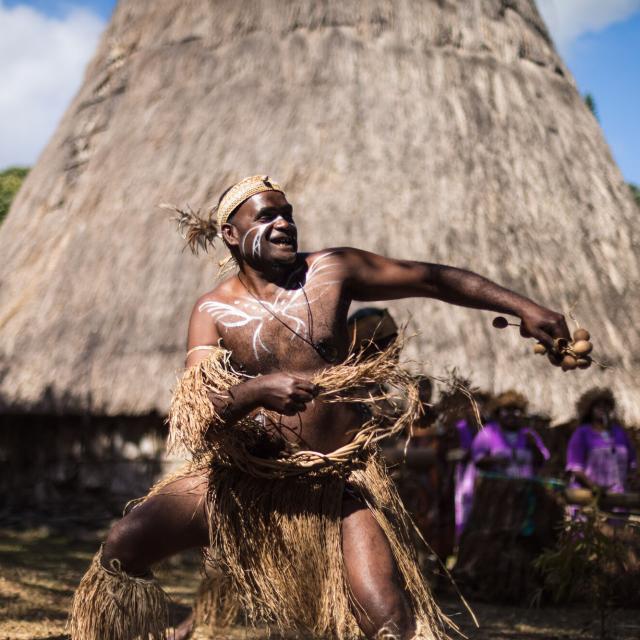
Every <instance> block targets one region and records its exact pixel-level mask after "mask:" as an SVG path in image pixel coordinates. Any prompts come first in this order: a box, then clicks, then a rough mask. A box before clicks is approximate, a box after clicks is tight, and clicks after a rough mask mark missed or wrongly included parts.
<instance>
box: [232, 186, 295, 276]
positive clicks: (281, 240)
mask: <svg viewBox="0 0 640 640" xmlns="http://www.w3.org/2000/svg"><path fill="white" fill-rule="evenodd" d="M222 234H223V236H224V239H225V240H226V242H227V244H229V246H231V247H236V248H237V251H238V253H239V254H240V257H241V258H242V260H244V261H245V262H247V263H249V264H250V265H252V266H254V267H258V268H259V267H260V266H265V265H269V266H278V265H288V264H291V263H293V262H295V259H296V255H297V252H298V231H297V229H296V225H295V223H294V221H293V207H292V206H291V205H290V204H289V202H287V199H286V197H285V196H284V194H283V193H280V192H279V191H264V192H263V193H257V194H256V195H255V196H251V198H249V199H248V200H246V201H245V202H243V203H242V205H241V206H240V208H239V209H238V210H237V211H236V212H235V213H234V214H233V216H232V217H231V218H230V219H229V222H227V223H226V224H223V225H222Z"/></svg>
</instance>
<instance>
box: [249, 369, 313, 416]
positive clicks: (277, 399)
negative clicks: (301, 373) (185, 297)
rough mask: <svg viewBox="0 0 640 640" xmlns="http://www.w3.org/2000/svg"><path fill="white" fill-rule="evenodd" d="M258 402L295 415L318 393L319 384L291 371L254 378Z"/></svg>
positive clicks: (268, 407) (269, 407) (274, 409)
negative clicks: (294, 374)
mask: <svg viewBox="0 0 640 640" xmlns="http://www.w3.org/2000/svg"><path fill="white" fill-rule="evenodd" d="M254 384H255V385H256V394H257V402H258V404H259V405H260V406H262V407H264V408H265V409H269V410H270V411H276V412H277V413H282V414H284V415H286V416H293V415H295V414H296V413H300V412H301V411H304V410H305V409H306V408H307V404H308V403H309V402H311V401H312V400H313V399H314V398H315V397H316V396H317V395H318V391H319V389H318V386H317V385H315V384H313V383H311V382H310V381H309V380H305V379H304V378H300V377H298V376H293V375H291V374H289V373H269V374H267V375H264V376H259V377H258V378H254Z"/></svg>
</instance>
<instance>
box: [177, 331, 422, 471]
mask: <svg viewBox="0 0 640 640" xmlns="http://www.w3.org/2000/svg"><path fill="white" fill-rule="evenodd" d="M402 347H403V340H402V338H400V339H398V340H397V341H396V342H395V343H394V344H392V345H391V346H390V347H389V348H388V349H386V350H385V351H382V352H381V353H379V354H377V355H376V356H375V357H369V358H365V357H364V356H363V355H362V353H358V354H352V355H350V356H349V357H348V358H347V360H346V361H345V362H344V363H342V364H340V365H337V366H335V367H330V368H327V369H325V370H323V371H321V372H319V373H318V375H316V376H315V377H314V378H313V379H312V382H313V383H314V384H317V385H318V386H319V387H320V388H321V392H320V394H319V398H321V399H322V400H323V401H325V402H357V403H365V404H371V405H374V404H377V403H380V402H381V401H385V402H387V403H388V404H390V405H391V406H393V407H397V408H398V412H397V418H396V421H395V422H394V424H393V425H392V427H389V426H388V425H386V424H385V426H384V427H383V426H382V425H381V423H380V421H379V418H378V417H376V416H374V417H372V418H371V419H370V420H368V421H367V422H366V423H365V424H364V425H362V427H361V428H360V429H358V431H357V432H356V433H355V435H354V437H353V439H352V441H351V442H349V443H348V444H346V445H345V446H343V447H340V448H339V449H336V450H335V451H333V452H331V453H330V454H323V453H319V452H316V451H288V452H286V453H285V454H284V455H281V456H279V457H275V458H264V457H259V456H255V455H253V454H251V453H250V449H251V445H252V444H254V443H255V442H256V440H257V439H258V438H259V437H260V434H264V433H265V428H264V425H263V423H262V421H259V420H257V419H256V418H255V417H246V418H244V419H242V420H240V421H238V423H236V424H235V425H234V426H233V428H228V427H226V426H225V424H224V420H223V418H222V417H221V416H220V415H219V412H218V411H217V409H216V407H215V406H214V403H213V402H212V400H211V395H212V394H213V395H215V396H218V397H222V398H224V397H225V396H227V395H228V391H229V389H230V388H231V387H233V386H234V385H236V384H240V383H241V382H243V381H244V380H247V376H245V375H243V374H241V373H239V372H238V371H236V370H235V369H234V368H233V366H232V364H231V360H230V356H231V354H230V352H228V351H226V350H225V349H222V348H219V349H216V350H214V351H213V352H212V353H211V355H210V356H209V357H208V358H206V359H204V360H202V361H200V362H199V363H198V364H197V365H195V366H193V367H191V368H189V369H187V370H186V371H185V373H184V375H183V377H182V378H181V379H180V380H179V382H178V385H177V387H176V389H175V391H174V394H173V400H172V403H171V407H170V410H169V416H168V422H169V449H170V450H171V451H176V450H178V449H180V448H184V449H186V450H187V451H189V452H190V453H191V454H192V455H193V456H194V457H196V458H197V457H201V456H203V455H213V456H215V457H217V458H218V459H219V460H220V461H225V460H227V461H229V462H230V463H231V462H232V463H233V465H234V466H236V467H237V468H239V469H241V470H243V471H245V472H247V473H251V474H253V475H260V476H263V477H272V476H280V477H282V476H285V475H296V474H300V473H308V472H310V471H314V472H321V471H323V470H327V471H329V472H331V470H332V468H333V467H336V466H341V465H342V466H344V465H347V466H348V465H349V464H351V463H352V461H353V460H354V459H355V458H357V456H358V454H359V453H360V452H362V451H364V450H365V449H367V448H369V447H371V446H373V445H374V444H375V443H377V442H379V441H380V440H382V439H384V438H387V437H390V436H392V435H395V434H399V433H402V432H405V433H407V434H408V435H410V433H411V428H412V425H413V424H414V423H415V422H416V420H417V419H418V418H419V417H421V416H422V413H423V408H422V403H421V401H420V397H419V392H418V385H417V382H416V379H415V377H414V376H412V375H411V373H409V372H408V371H407V370H406V369H404V368H403V367H402V366H401V365H400V363H399V361H398V358H399V353H400V351H401V349H402ZM383 384H384V388H383V387H382V385H383ZM262 415H263V416H265V417H266V418H267V419H273V420H274V421H275V420H276V416H275V415H272V414H270V413H269V412H265V411H262Z"/></svg>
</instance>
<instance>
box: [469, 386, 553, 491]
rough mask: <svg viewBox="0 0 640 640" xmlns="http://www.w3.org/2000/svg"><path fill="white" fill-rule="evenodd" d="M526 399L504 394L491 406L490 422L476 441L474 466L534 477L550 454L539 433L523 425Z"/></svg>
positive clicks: (513, 476)
mask: <svg viewBox="0 0 640 640" xmlns="http://www.w3.org/2000/svg"><path fill="white" fill-rule="evenodd" d="M526 409H527V399H526V398H525V397H524V396H523V395H522V394H520V393H518V392H516V391H505V392H504V393H501V394H500V395H498V396H497V397H496V398H495V399H494V400H493V402H491V403H490V405H489V413H490V415H491V418H492V419H491V422H489V423H488V424H487V425H486V426H485V428H484V429H481V430H480V431H479V432H478V434H477V435H476V436H475V438H474V439H473V443H472V445H471V457H472V460H473V466H474V467H476V468H477V469H480V470H481V471H492V472H497V473H501V474H504V475H505V476H507V477H509V478H525V479H526V478H533V477H534V476H535V475H536V474H537V472H538V470H539V469H540V467H541V466H542V464H543V463H544V461H545V460H547V459H548V458H549V451H548V449H547V448H546V446H545V445H544V443H543V442H542V438H541V437H540V436H539V435H538V433H537V432H536V431H535V430H533V429H531V428H530V427H527V426H524V424H525V412H526Z"/></svg>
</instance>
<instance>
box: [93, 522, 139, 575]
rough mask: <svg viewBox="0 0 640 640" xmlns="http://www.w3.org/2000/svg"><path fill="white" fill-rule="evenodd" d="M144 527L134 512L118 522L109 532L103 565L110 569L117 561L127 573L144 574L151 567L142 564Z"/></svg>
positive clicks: (103, 555)
mask: <svg viewBox="0 0 640 640" xmlns="http://www.w3.org/2000/svg"><path fill="white" fill-rule="evenodd" d="M143 529H144V525H143V523H142V522H141V521H140V518H137V517H134V515H133V512H132V513H131V514H129V515H127V516H126V517H124V518H123V519H122V520H120V521H119V522H116V523H115V524H114V525H113V526H112V527H111V530H110V531H109V534H108V535H107V539H106V541H105V543H104V547H103V549H102V565H103V566H104V567H106V568H107V569H109V568H110V567H111V566H112V562H113V561H114V560H117V561H118V563H119V566H120V567H121V568H122V570H123V571H125V572H126V573H131V574H144V573H147V572H148V570H149V567H147V566H144V564H143V563H142V562H141V560H142V556H143V555H144V554H143V553H142V550H143V547H142V545H143V544H144V534H143Z"/></svg>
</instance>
